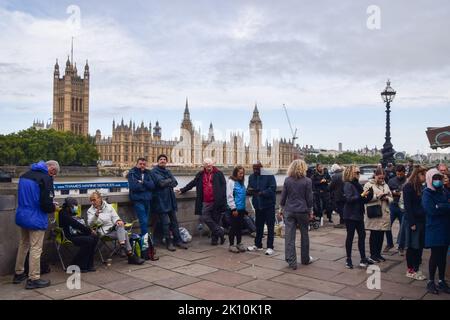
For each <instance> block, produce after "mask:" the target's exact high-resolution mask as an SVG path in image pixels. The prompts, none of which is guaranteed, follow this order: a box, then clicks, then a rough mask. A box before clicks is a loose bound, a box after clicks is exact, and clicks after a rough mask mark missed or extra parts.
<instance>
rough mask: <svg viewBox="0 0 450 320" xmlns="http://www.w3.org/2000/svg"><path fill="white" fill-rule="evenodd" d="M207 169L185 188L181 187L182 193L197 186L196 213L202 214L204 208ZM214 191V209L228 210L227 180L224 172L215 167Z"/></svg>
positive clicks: (219, 210)
mask: <svg viewBox="0 0 450 320" xmlns="http://www.w3.org/2000/svg"><path fill="white" fill-rule="evenodd" d="M204 174H205V170H202V171H200V172H198V173H197V174H196V175H195V178H194V179H193V180H192V181H191V182H189V183H188V184H187V185H186V186H185V187H184V188H181V189H180V192H181V193H185V192H188V191H189V190H191V189H192V188H194V187H195V189H196V191H197V195H196V198H195V214H196V215H199V216H200V215H202V209H203V176H204ZM212 184H213V193H214V210H215V211H217V212H225V211H227V182H226V181H225V176H224V175H223V173H222V172H221V171H220V170H219V169H217V168H216V167H213V179H212Z"/></svg>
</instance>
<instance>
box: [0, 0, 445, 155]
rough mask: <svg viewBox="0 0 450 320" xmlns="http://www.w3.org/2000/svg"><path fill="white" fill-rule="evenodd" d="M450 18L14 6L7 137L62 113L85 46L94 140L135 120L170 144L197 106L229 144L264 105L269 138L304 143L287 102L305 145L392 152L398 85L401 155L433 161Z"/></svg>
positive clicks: (113, 5)
mask: <svg viewBox="0 0 450 320" xmlns="http://www.w3.org/2000/svg"><path fill="white" fill-rule="evenodd" d="M70 5H76V6H78V7H79V8H80V10H81V15H80V20H77V19H75V20H74V19H73V18H74V17H75V18H76V16H74V15H73V14H72V13H67V8H68V7H69V6H70ZM370 5H377V6H378V7H379V9H380V20H376V19H375V20H373V18H376V17H377V16H376V14H374V13H373V11H370V12H369V13H367V9H368V7H369V6H370ZM449 17H450V2H448V1H446V0H434V1H433V2H432V5H430V1H406V0H405V1H392V0H391V1H377V0H371V1H365V0H358V1H300V0H295V1H294V0H292V1H288V0H285V1H276V2H275V1H261V0H258V1H230V0H228V1H212V0H210V1H206V0H203V1H202V0H195V1H194V0H179V1H170V0H168V1H167V0H166V1H147V0H146V1H63V0H58V1H56V0H53V1H51V0H46V1H43V0H34V1H26V0H11V1H10V0H0V30H2V31H1V33H0V43H1V49H0V113H1V115H2V119H3V122H2V124H1V125H0V133H2V134H3V133H10V132H14V131H18V130H21V129H25V128H27V127H29V126H30V125H31V123H32V122H33V119H35V118H39V119H41V120H47V119H49V118H50V117H51V116H52V86H53V83H52V80H53V67H54V64H55V61H56V59H57V58H58V59H59V61H60V66H61V67H62V68H63V67H64V65H65V61H66V59H67V55H68V54H69V52H70V39H71V37H72V35H74V36H75V50H74V51H75V52H74V56H75V61H76V62H77V66H78V70H82V69H83V66H84V64H85V61H86V59H89V65H90V70H91V91H90V93H91V99H90V109H91V110H90V111H91V113H90V128H89V131H90V132H91V134H94V133H95V130H96V129H100V130H101V131H102V134H104V135H110V134H111V123H112V120H113V119H115V120H116V122H117V121H120V120H121V118H122V117H123V118H124V120H125V122H129V120H130V119H131V120H134V121H136V122H137V123H140V122H141V121H144V122H145V123H146V124H148V123H149V122H152V124H154V123H155V122H156V120H159V122H160V125H161V126H162V128H163V138H166V139H168V138H170V137H171V136H173V135H176V130H177V129H178V128H179V126H180V123H181V120H182V115H183V110H184V102H185V98H186V96H187V97H189V101H190V109H191V116H192V119H193V120H194V122H195V124H196V125H197V126H201V128H202V132H205V133H206V131H207V128H208V127H209V123H210V122H212V123H213V125H214V127H215V129H216V131H217V133H216V136H218V137H221V136H225V135H226V134H225V133H226V132H227V131H229V130H238V129H239V130H245V129H247V128H248V122H249V120H250V118H251V116H252V114H251V113H252V110H253V107H254V104H255V101H257V103H258V107H259V110H260V113H261V118H262V120H263V126H264V128H265V129H267V130H268V132H269V139H270V132H273V134H272V135H275V133H276V132H278V134H279V135H280V136H283V137H287V138H289V137H290V136H291V133H290V130H289V127H288V125H287V121H286V116H285V114H284V112H283V109H282V105H283V103H285V104H286V105H287V107H288V111H289V114H290V117H291V121H292V123H293V126H294V127H296V128H298V132H299V141H298V142H299V143H300V144H301V145H305V144H308V145H311V144H312V145H314V146H315V147H324V148H333V149H336V148H337V145H338V143H339V142H342V143H343V144H344V149H358V148H362V147H364V146H366V145H368V146H369V147H373V146H375V145H376V146H378V147H381V146H382V144H383V142H384V119H385V113H384V105H383V102H382V100H381V97H380V92H381V91H382V90H383V89H384V87H385V85H386V79H387V78H390V79H391V82H392V87H393V88H394V89H395V90H397V92H398V93H397V97H396V99H395V100H394V103H393V105H392V136H393V138H392V142H393V144H394V148H395V149H396V150H398V151H407V152H409V153H415V152H417V150H419V151H421V152H429V151H430V149H429V148H428V141H427V139H426V136H425V130H426V128H427V127H430V126H444V125H449V124H450V37H449V35H448V31H449V30H450V19H449ZM368 20H369V26H370V27H371V28H368V24H367V23H368ZM77 21H80V28H77V24H76V22H77ZM74 22H75V23H74ZM378 23H379V24H378ZM378 25H379V27H380V28H379V29H373V26H375V27H377V26H378ZM6 119H7V121H5V120H6ZM224 138H225V137H224Z"/></svg>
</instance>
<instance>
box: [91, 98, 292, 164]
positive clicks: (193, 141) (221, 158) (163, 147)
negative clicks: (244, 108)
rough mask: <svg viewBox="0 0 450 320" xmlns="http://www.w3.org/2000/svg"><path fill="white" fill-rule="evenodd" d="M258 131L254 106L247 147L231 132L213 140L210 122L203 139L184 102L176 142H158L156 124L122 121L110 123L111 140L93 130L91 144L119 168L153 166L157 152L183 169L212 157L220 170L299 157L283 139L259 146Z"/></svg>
mask: <svg viewBox="0 0 450 320" xmlns="http://www.w3.org/2000/svg"><path fill="white" fill-rule="evenodd" d="M262 128H263V126H262V121H261V119H260V117H259V111H258V107H257V106H256V105H255V108H254V110H253V117H252V118H251V120H250V124H249V134H250V139H249V141H250V143H249V144H248V145H246V144H245V143H244V134H243V133H231V134H230V139H229V141H226V142H225V141H217V140H215V137H214V128H213V125H212V123H211V124H210V127H209V131H208V136H207V137H203V136H202V135H201V133H200V132H199V131H198V130H196V129H195V128H194V125H193V124H192V121H191V118H190V112H189V105H188V101H187V99H186V106H185V109H184V114H183V120H182V122H181V128H180V129H181V130H180V139H179V140H178V139H175V140H161V127H160V126H159V123H158V121H157V122H156V125H155V127H153V128H152V125H151V123H150V124H149V126H148V127H147V126H145V125H144V123H143V122H142V123H141V125H140V126H139V125H138V126H136V125H135V124H134V123H133V122H131V121H130V123H129V124H127V125H126V124H124V122H123V120H122V121H121V123H120V124H118V125H116V123H115V122H114V121H113V125H112V136H111V137H108V138H103V137H102V135H101V132H100V130H97V132H96V135H95V141H96V146H97V150H98V152H99V153H100V161H102V162H104V163H112V164H113V165H114V166H119V167H131V166H133V165H134V164H135V162H136V159H137V158H139V157H145V158H147V160H148V161H149V162H152V163H154V162H156V158H157V156H158V155H159V154H161V153H164V154H167V155H168V156H169V162H170V163H171V164H172V165H179V166H186V167H193V166H201V164H202V163H203V159H205V158H213V159H214V160H215V162H216V164H217V165H218V166H224V167H233V166H235V165H238V164H240V165H244V166H246V167H249V166H251V165H252V164H253V163H254V162H255V161H257V160H259V161H261V162H262V163H263V164H264V165H265V166H266V167H272V168H286V167H287V166H288V165H289V164H290V163H291V162H292V160H294V159H296V158H298V157H299V156H300V150H299V148H298V146H294V144H293V143H292V142H291V141H287V140H286V139H281V140H277V139H274V140H273V143H272V144H269V143H268V142H266V143H265V144H264V145H263V143H262ZM152 130H153V134H152Z"/></svg>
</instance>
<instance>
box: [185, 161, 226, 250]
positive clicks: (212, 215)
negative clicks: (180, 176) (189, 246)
mask: <svg viewBox="0 0 450 320" xmlns="http://www.w3.org/2000/svg"><path fill="white" fill-rule="evenodd" d="M194 187H195V188H196V190H197V197H196V199H195V214H196V215H199V216H200V221H201V222H203V223H205V224H206V225H207V226H208V228H209V230H211V233H212V235H211V244H212V245H218V242H219V239H220V244H223V243H224V242H225V232H224V229H223V228H222V226H221V221H222V217H223V215H224V213H225V212H226V211H227V184H226V181H225V176H224V175H223V173H222V172H221V171H220V170H219V169H217V168H216V167H215V166H214V161H213V160H212V159H210V158H206V159H204V161H203V170H202V171H200V172H198V173H197V174H196V176H195V178H194V179H193V180H192V181H191V182H189V183H188V184H187V185H186V186H185V187H184V188H181V189H180V190H179V191H178V192H179V193H181V194H183V193H185V192H187V191H189V190H191V189H192V188H194Z"/></svg>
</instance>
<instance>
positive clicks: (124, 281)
mask: <svg viewBox="0 0 450 320" xmlns="http://www.w3.org/2000/svg"><path fill="white" fill-rule="evenodd" d="M151 285H152V284H151V283H150V282H147V281H144V280H142V279H136V278H133V277H129V276H122V277H120V278H118V279H116V280H114V281H111V282H109V283H106V284H102V285H101V287H102V288H105V289H108V290H110V291H113V292H116V293H119V294H125V293H128V292H131V291H135V290H139V289H142V288H145V287H149V286H151Z"/></svg>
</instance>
